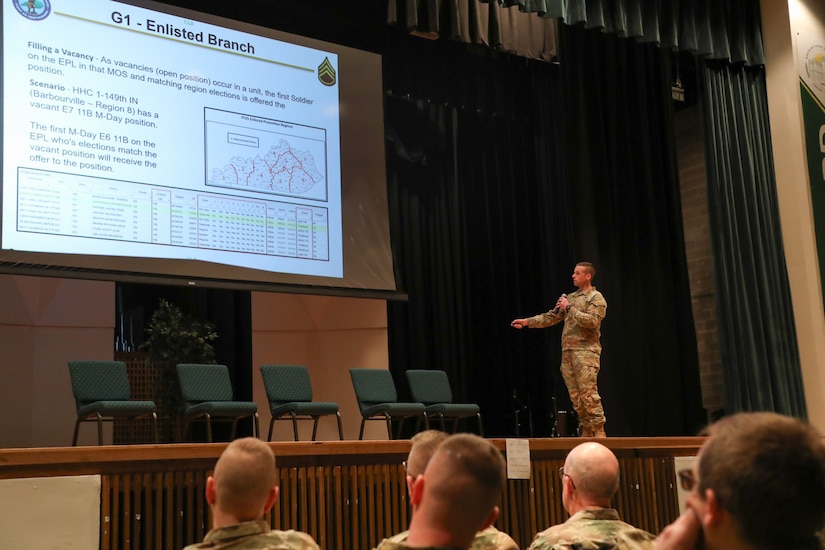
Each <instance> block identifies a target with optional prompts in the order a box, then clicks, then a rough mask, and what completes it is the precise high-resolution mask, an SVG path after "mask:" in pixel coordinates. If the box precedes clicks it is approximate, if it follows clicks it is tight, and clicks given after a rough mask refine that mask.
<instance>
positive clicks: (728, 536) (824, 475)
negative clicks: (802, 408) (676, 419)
mask: <svg viewBox="0 0 825 550" xmlns="http://www.w3.org/2000/svg"><path fill="white" fill-rule="evenodd" d="M706 431H707V436H708V439H707V440H706V441H705V443H704V445H702V448H701V449H700V451H699V456H698V457H697V460H696V461H695V462H694V464H693V468H692V469H691V470H683V471H681V472H679V478H680V482H681V484H682V487H683V488H684V489H686V490H688V491H690V494H689V495H688V497H687V501H686V510H685V512H684V513H683V514H682V515H681V516H680V517H679V518H678V519H677V520H676V521H675V522H673V523H672V524H671V525H670V526H668V527H667V528H665V530H664V531H662V534H661V535H660V537H659V539H658V540H657V541H656V546H655V548H656V549H658V550H687V549H693V548H704V549H707V550H718V549H725V550H779V549H783V550H784V549H793V550H808V549H811V550H813V549H816V550H819V549H821V548H823V546H822V541H821V540H820V538H819V536H821V532H822V529H823V524H825V443H823V439H822V435H821V434H820V433H819V432H817V431H816V430H815V429H814V428H812V427H811V426H810V425H808V424H806V423H804V422H801V421H799V420H797V419H794V418H789V417H786V416H782V415H779V414H775V413H764V412H763V413H740V414H735V415H732V416H729V417H725V418H723V419H722V420H720V421H718V422H716V423H715V424H712V425H711V426H710V427H709V428H708V429H707V430H706Z"/></svg>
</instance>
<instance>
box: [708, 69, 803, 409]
mask: <svg viewBox="0 0 825 550" xmlns="http://www.w3.org/2000/svg"><path fill="white" fill-rule="evenodd" d="M700 82H701V88H702V90H701V94H702V105H703V116H704V119H705V123H704V126H705V134H706V137H705V141H706V144H705V149H706V162H707V166H708V208H709V213H710V221H711V240H712V244H713V251H714V252H713V258H714V283H715V288H716V308H717V321H718V325H719V347H720V351H721V356H722V365H723V368H722V372H723V381H724V391H725V406H726V412H727V413H733V412H740V411H761V410H767V411H775V412H779V413H783V414H788V415H792V416H796V417H799V418H806V416H807V411H806V407H805V395H804V392H803V385H802V373H801V366H800V358H799V350H798V347H797V338H796V325H795V322H794V314H793V307H792V303H791V294H790V284H789V281H788V273H787V268H786V264H785V254H784V246H783V243H782V232H781V226H780V220H779V212H778V205H777V197H776V181H775V178H774V167H773V153H772V150H771V141H770V123H769V119H768V107H767V90H766V84H765V74H764V70H762V69H756V68H753V69H748V68H743V67H731V66H730V65H728V64H723V63H713V64H704V63H703V64H702V69H701V78H700Z"/></svg>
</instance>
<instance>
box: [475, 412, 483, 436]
mask: <svg viewBox="0 0 825 550" xmlns="http://www.w3.org/2000/svg"><path fill="white" fill-rule="evenodd" d="M476 416H477V417H478V435H480V436H481V437H484V428H483V427H482V426H481V413H478V414H476Z"/></svg>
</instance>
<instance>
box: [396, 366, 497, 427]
mask: <svg viewBox="0 0 825 550" xmlns="http://www.w3.org/2000/svg"><path fill="white" fill-rule="evenodd" d="M407 381H408V382H409V383H410V393H411V394H412V398H413V400H415V401H420V402H421V403H423V404H424V406H425V407H426V409H425V412H426V414H427V417H428V418H432V417H434V416H435V417H438V418H440V419H441V429H442V430H444V419H445V418H451V419H453V432H455V431H456V430H457V429H458V421H459V420H461V419H462V418H470V417H473V416H475V417H476V418H477V419H478V434H479V435H481V436H483V435H484V430H483V428H482V426H481V408H480V407H479V406H478V405H476V404H474V403H453V392H452V390H451V389H450V380H449V379H448V378H447V373H446V372H444V371H443V370H421V369H411V370H408V371H407Z"/></svg>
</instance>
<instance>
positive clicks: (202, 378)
mask: <svg viewBox="0 0 825 550" xmlns="http://www.w3.org/2000/svg"><path fill="white" fill-rule="evenodd" d="M177 372H178V382H180V390H181V395H182V396H183V400H184V401H185V405H184V411H183V417H184V419H185V420H186V425H185V426H184V430H183V433H184V434H186V432H187V429H188V427H189V422H190V421H191V420H193V419H195V418H200V417H204V418H205V419H206V439H207V440H208V441H209V442H210V443H211V442H212V419H216V420H218V419H220V420H231V421H232V433H231V435H230V438H231V439H235V431H236V428H237V426H238V420H240V419H241V418H246V417H252V419H253V422H254V424H255V437H258V435H259V429H258V405H257V403H255V402H254V401H234V400H233V394H232V382H231V381H230V379H229V369H228V368H227V367H226V365H212V364H204V363H181V364H179V365H177Z"/></svg>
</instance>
